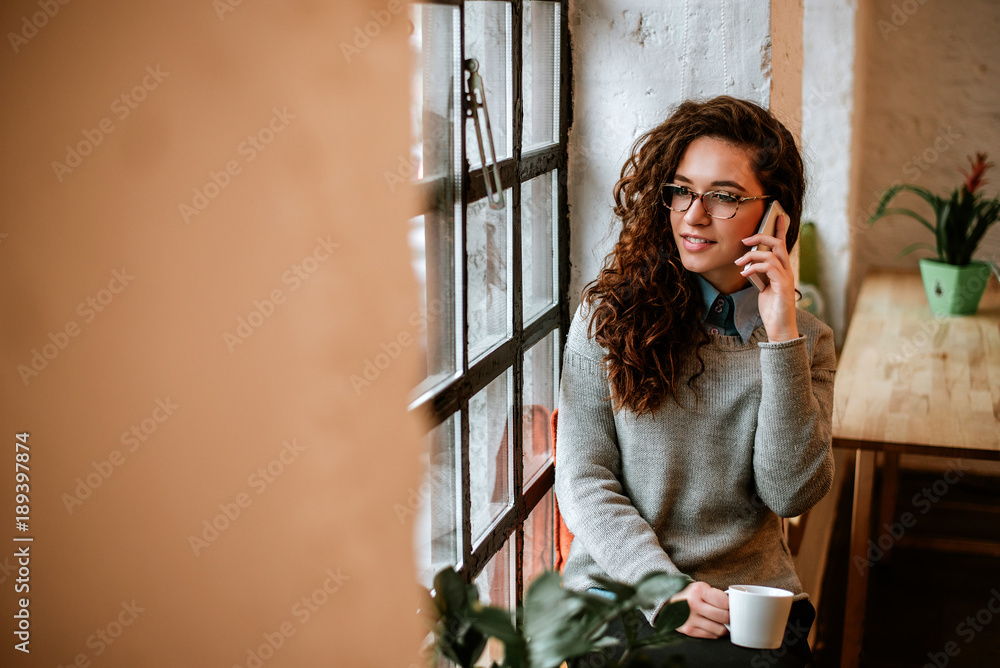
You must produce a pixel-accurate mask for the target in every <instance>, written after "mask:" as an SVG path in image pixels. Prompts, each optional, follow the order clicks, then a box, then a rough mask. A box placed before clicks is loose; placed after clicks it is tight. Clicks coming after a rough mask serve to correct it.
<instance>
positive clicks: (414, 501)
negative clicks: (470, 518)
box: [394, 415, 462, 589]
mask: <svg viewBox="0 0 1000 668" xmlns="http://www.w3.org/2000/svg"><path fill="white" fill-rule="evenodd" d="M458 424H459V423H458V419H457V416H456V415H452V416H451V417H450V418H448V419H447V420H445V421H444V422H442V423H441V424H440V425H438V426H437V427H435V428H434V429H433V430H431V432H430V433H429V434H428V435H427V437H426V438H425V439H424V441H425V443H426V444H427V450H426V453H425V454H424V478H423V482H422V484H421V487H420V491H419V492H417V493H414V491H413V490H410V494H409V496H408V498H407V499H406V502H405V503H398V504H396V506H395V508H394V509H395V511H396V515H397V517H399V518H400V521H401V522H402V521H405V520H406V518H407V517H409V515H410V513H408V512H407V510H412V509H413V508H414V507H416V517H415V522H416V526H415V531H414V534H415V535H414V538H415V543H416V553H417V568H418V573H419V581H420V584H422V585H423V586H424V587H427V588H428V589H430V588H431V587H432V586H433V581H434V574H435V573H437V572H438V571H439V570H441V569H442V568H444V567H445V566H455V567H457V566H458V564H459V563H460V562H461V559H462V535H461V532H460V531H459V529H458V527H459V526H460V523H461V516H462V495H461V492H460V491H459V490H460V489H461V486H460V481H459V472H460V470H461V469H460V460H459V458H458V452H457V449H456V448H455V443H457V442H458V440H457V438H456V429H457V427H458Z"/></svg>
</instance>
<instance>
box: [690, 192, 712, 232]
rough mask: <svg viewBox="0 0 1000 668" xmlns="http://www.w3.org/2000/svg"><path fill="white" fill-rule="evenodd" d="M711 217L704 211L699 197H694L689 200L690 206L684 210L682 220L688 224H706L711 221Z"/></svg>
mask: <svg viewBox="0 0 1000 668" xmlns="http://www.w3.org/2000/svg"><path fill="white" fill-rule="evenodd" d="M711 218H712V217H711V216H709V215H708V212H707V211H705V205H704V203H703V202H702V201H701V198H700V197H695V198H694V199H693V200H692V201H691V206H689V207H688V210H687V211H685V212H684V222H685V223H687V224H688V225H707V224H708V223H710V222H711Z"/></svg>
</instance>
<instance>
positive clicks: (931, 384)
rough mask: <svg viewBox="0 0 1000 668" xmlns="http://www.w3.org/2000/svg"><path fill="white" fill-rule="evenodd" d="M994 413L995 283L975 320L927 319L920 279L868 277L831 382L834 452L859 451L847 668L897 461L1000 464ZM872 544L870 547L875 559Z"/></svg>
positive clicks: (999, 410) (998, 336)
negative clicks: (874, 531)
mask: <svg viewBox="0 0 1000 668" xmlns="http://www.w3.org/2000/svg"><path fill="white" fill-rule="evenodd" d="M998 415H1000V286H998V285H997V282H996V281H995V280H993V279H992V278H991V279H990V281H989V284H988V287H987V288H986V293H985V294H984V295H983V300H982V302H981V303H980V306H979V312H978V313H977V314H976V315H975V316H964V317H944V316H934V315H932V314H931V312H930V309H929V307H928V305H927V298H926V297H925V295H924V290H923V284H922V283H921V281H920V275H919V274H918V273H916V272H893V273H888V272H883V273H874V274H870V275H869V276H868V277H867V278H866V279H865V281H864V283H863V285H862V287H861V293H860V295H859V296H858V302H857V305H856V306H855V309H854V314H853V317H852V320H851V325H850V328H849V329H848V332H847V340H846V341H845V343H844V348H843V351H842V353H841V356H840V360H839V361H838V364H837V376H836V382H835V384H834V408H833V437H834V439H833V445H834V447H838V448H847V449H851V450H854V451H855V452H856V454H855V474H854V475H855V478H854V508H853V513H852V519H851V553H850V560H849V561H850V563H849V564H848V579H847V580H848V581H847V606H846V612H845V618H844V641H843V647H842V660H841V666H842V667H843V668H847V667H851V668H854V667H856V666H857V665H858V660H859V657H860V655H861V640H862V632H863V624H864V613H865V597H866V593H867V586H868V570H869V567H870V565H871V563H870V562H869V556H873V555H874V556H877V555H878V554H879V552H878V550H881V548H880V547H879V546H878V543H877V542H876V541H877V540H879V539H881V540H882V543H883V545H887V544H889V545H890V549H891V543H893V542H894V541H895V540H897V539H896V538H895V537H894V536H893V535H891V534H892V532H891V531H889V530H887V529H884V528H883V525H888V526H889V527H890V528H892V526H893V524H894V522H896V521H897V520H895V519H894V514H895V513H894V510H895V506H894V504H895V496H896V483H897V475H898V463H899V455H900V454H902V453H914V454H923V455H934V456H938V457H946V458H951V460H952V463H951V464H948V463H947V462H946V463H945V468H946V469H948V467H949V466H955V465H956V464H957V462H958V460H959V458H963V459H965V460H968V459H988V460H1000V419H998ZM878 452H884V453H885V455H884V463H883V481H884V484H883V489H882V495H881V496H882V507H881V512H880V519H879V524H878V526H879V527H880V530H879V532H878V533H879V536H878V537H877V538H875V539H874V540H873V537H872V536H871V533H870V532H871V514H872V507H871V506H872V491H873V484H874V473H875V456H876V454H877V453H878ZM956 475H957V474H956V473H954V472H953V473H952V474H951V476H950V477H949V474H948V471H947V470H946V472H945V474H944V477H943V478H942V480H943V481H944V483H942V484H945V483H947V482H948V481H951V482H954V479H955V478H956ZM904 515H905V514H904ZM901 517H902V516H901ZM911 518H912V515H911ZM911 526H912V524H911ZM900 527H902V524H901V525H900ZM900 527H896V528H897V529H898V528H900ZM902 528H903V529H904V530H905V527H902ZM883 533H884V534H887V536H882V535H881V534H883ZM897 533H898V532H897ZM870 541H871V542H870ZM957 542H960V541H952V542H951V546H953V547H954V546H955V544H956V543H957ZM870 547H871V548H876V549H873V551H872V553H871V555H869V548H870ZM958 547H959V548H963V549H965V550H966V551H974V552H981V553H982V552H985V553H993V554H1000V552H997V551H996V550H997V549H998V548H997V546H996V545H995V544H990V545H985V544H976V542H975V541H968V544H967V545H959V546H958ZM991 550H993V552H991Z"/></svg>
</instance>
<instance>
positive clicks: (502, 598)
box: [476, 538, 516, 668]
mask: <svg viewBox="0 0 1000 668" xmlns="http://www.w3.org/2000/svg"><path fill="white" fill-rule="evenodd" d="M513 544H514V539H513V538H509V539H508V540H507V541H506V542H505V543H504V544H503V547H502V548H500V551H499V552H497V553H496V554H495V555H494V556H493V558H492V559H490V561H489V563H488V564H486V568H484V569H483V571H482V573H480V574H479V575H478V576H477V577H476V589H478V590H479V600H480V602H482V604H483V605H492V606H496V607H498V608H504V609H506V610H510V611H511V619H510V621H511V623H514V609H515V607H516V603H515V600H514V586H513V582H514V569H515V568H516V566H515V564H514V559H513V557H514V550H513V549H512V547H513ZM502 660H503V644H502V643H500V642H499V641H498V640H497V639H496V638H490V641H489V643H488V644H487V645H486V650H485V651H484V652H483V655H482V656H481V657H480V658H479V660H478V661H476V665H477V666H483V667H484V668H487V667H488V666H490V665H499V664H500V662H501V661H502ZM494 662H495V663H494Z"/></svg>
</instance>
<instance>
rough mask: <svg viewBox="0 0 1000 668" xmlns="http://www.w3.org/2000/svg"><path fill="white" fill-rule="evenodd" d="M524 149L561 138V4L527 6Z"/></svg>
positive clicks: (525, 23) (525, 20)
mask: <svg viewBox="0 0 1000 668" xmlns="http://www.w3.org/2000/svg"><path fill="white" fill-rule="evenodd" d="M523 40H524V41H523V44H522V48H523V49H524V64H523V72H522V76H523V79H522V81H523V82H524V140H523V144H524V148H525V150H527V149H531V148H533V147H536V146H543V145H545V144H552V143H555V142H556V141H558V139H559V137H558V135H559V77H558V72H559V3H557V2H533V1H529V2H525V3H524V38H523Z"/></svg>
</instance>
